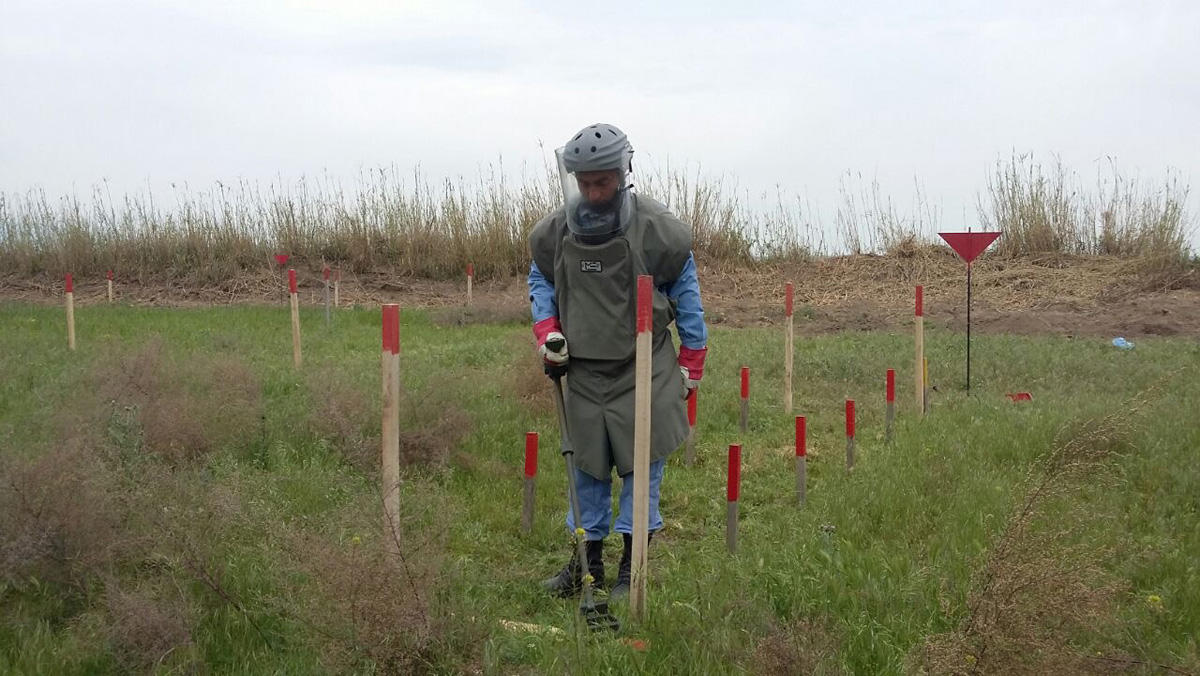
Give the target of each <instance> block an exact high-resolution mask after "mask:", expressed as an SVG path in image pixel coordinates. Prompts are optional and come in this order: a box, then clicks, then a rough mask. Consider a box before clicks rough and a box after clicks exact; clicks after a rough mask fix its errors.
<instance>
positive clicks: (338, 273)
mask: <svg viewBox="0 0 1200 676" xmlns="http://www.w3.org/2000/svg"><path fill="white" fill-rule="evenodd" d="M341 285H342V269H341V268H338V269H337V270H334V271H333V306H334V307H338V308H340V307H341V306H342V302H341V301H342V297H341V293H340V291H341Z"/></svg>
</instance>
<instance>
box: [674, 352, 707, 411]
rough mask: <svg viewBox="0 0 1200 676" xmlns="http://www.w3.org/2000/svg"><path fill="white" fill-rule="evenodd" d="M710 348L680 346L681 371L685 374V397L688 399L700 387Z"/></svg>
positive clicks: (681, 373)
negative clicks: (705, 359) (695, 348)
mask: <svg viewBox="0 0 1200 676" xmlns="http://www.w3.org/2000/svg"><path fill="white" fill-rule="evenodd" d="M707 355H708V348H707V347H702V348H700V349H698V350H694V349H692V348H690V347H684V346H682V345H680V346H679V373H680V375H682V376H683V398H684V399H687V398H688V397H690V396H692V395H693V394H695V392H696V388H697V387H700V379H701V378H703V377H704V358H705V357H706V356H707Z"/></svg>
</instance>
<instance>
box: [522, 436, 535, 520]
mask: <svg viewBox="0 0 1200 676" xmlns="http://www.w3.org/2000/svg"><path fill="white" fill-rule="evenodd" d="M537 456H538V435H537V432H526V433H525V502H524V506H523V507H522V509H521V532H522V533H529V532H530V531H532V530H533V496H534V486H533V479H534V477H535V476H537Z"/></svg>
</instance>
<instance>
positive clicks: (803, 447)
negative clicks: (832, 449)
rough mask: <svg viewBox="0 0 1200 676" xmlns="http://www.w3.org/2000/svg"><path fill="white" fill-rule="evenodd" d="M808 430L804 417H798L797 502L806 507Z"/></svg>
mask: <svg viewBox="0 0 1200 676" xmlns="http://www.w3.org/2000/svg"><path fill="white" fill-rule="evenodd" d="M807 437H808V430H807V423H806V421H805V419H804V416H802V415H798V416H796V500H797V501H798V502H799V503H800V506H801V507H803V506H804V502H805V500H807V498H808V438H807Z"/></svg>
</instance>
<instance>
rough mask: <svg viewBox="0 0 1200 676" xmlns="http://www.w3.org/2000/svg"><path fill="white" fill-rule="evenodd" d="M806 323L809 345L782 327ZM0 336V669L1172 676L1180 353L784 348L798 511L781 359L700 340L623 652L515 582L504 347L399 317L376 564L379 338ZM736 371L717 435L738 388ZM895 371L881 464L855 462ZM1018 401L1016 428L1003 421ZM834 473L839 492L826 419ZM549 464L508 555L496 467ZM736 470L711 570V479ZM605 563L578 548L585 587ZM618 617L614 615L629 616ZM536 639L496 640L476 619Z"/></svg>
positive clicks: (1184, 602)
mask: <svg viewBox="0 0 1200 676" xmlns="http://www.w3.org/2000/svg"><path fill="white" fill-rule="evenodd" d="M801 314H803V313H801ZM302 321H303V325H304V331H305V333H304V367H303V368H302V369H301V370H300V371H296V370H294V369H293V368H292V365H291V347H290V335H289V331H288V317H287V311H286V309H285V308H284V307H282V306H275V307H236V308H216V309H147V308H135V307H125V306H114V307H83V308H80V309H78V311H77V323H78V332H79V333H78V335H79V338H78V340H79V349H78V351H77V352H75V353H69V352H68V351H67V350H66V337H65V328H64V326H63V321H62V311H61V309H59V308H53V307H33V306H24V305H7V306H3V307H0V374H2V377H0V462H2V465H0V477H3V479H2V481H3V485H2V486H0V672H3V673H55V674H70V673H126V672H129V671H154V672H157V673H195V672H197V671H198V672H200V673H287V674H307V673H329V672H356V673H411V672H435V673H462V672H468V673H470V672H483V673H564V672H567V673H681V674H682V673H689V674H694V673H709V674H720V673H735V674H736V673H755V674H771V673H779V674H782V673H809V672H817V673H863V674H868V673H869V674H875V673H897V672H905V671H917V670H922V669H924V670H927V671H931V672H936V673H970V672H974V671H978V672H981V673H997V672H1004V673H1013V672H1023V671H1024V672H1046V671H1050V670H1056V671H1065V672H1082V673H1095V672H1111V671H1119V670H1124V669H1132V670H1133V671H1134V672H1135V673H1136V672H1146V673H1154V672H1157V671H1159V670H1161V669H1162V668H1163V667H1164V666H1169V667H1173V668H1176V669H1180V670H1184V671H1192V672H1195V671H1200V645H1198V644H1197V638H1196V635H1197V627H1200V568H1198V567H1197V566H1198V564H1197V561H1200V470H1197V467H1196V463H1195V453H1196V449H1197V448H1200V424H1197V422H1196V419H1195V418H1194V417H1193V416H1194V415H1195V412H1196V411H1197V410H1200V381H1198V379H1197V373H1196V364H1197V359H1198V357H1200V349H1198V347H1197V345H1196V343H1195V342H1194V341H1192V340H1187V339H1166V338H1163V339H1146V340H1142V341H1138V344H1137V347H1136V349H1134V350H1133V351H1119V350H1117V349H1115V348H1113V347H1112V346H1111V345H1108V344H1107V343H1105V342H1104V341H1085V340H1069V339H1064V338H1048V337H1047V338H1016V337H1009V336H1003V335H988V336H977V337H976V338H975V342H974V343H973V350H972V352H973V356H974V363H973V374H972V375H973V379H974V382H973V385H974V389H973V394H972V396H970V397H967V396H965V394H964V393H963V392H962V385H963V375H962V347H963V337H962V336H961V335H958V334H951V333H945V332H938V331H934V332H931V333H929V334H928V335H927V353H928V356H929V358H930V362H931V378H932V380H933V381H934V383H935V384H936V385H937V390H938V391H937V392H935V393H934V403H933V411H932V415H931V417H929V418H928V419H925V420H919V419H917V417H916V416H915V415H914V411H913V406H912V394H911V390H912V386H911V382H912V373H911V367H912V340H911V336H909V335H904V334H895V333H866V332H864V333H845V334H842V335H837V336H828V337H820V338H809V339H805V340H803V341H802V342H800V343H798V345H797V347H796V413H797V414H800V415H806V416H807V417H808V428H809V439H810V442H809V446H810V449H811V450H810V453H811V455H810V462H809V467H810V474H809V476H810V482H809V490H808V495H809V501H808V503H807V505H805V506H804V507H803V508H799V507H798V506H797V504H796V501H795V497H794V494H793V485H794V478H793V473H792V472H793V457H792V451H791V443H792V439H791V430H792V421H791V419H790V418H788V417H787V416H785V415H784V413H783V411H782V407H781V404H780V391H781V377H782V356H781V349H782V331H780V330H775V329H766V328H761V329H742V330H729V329H716V330H714V331H713V333H712V336H711V343H710V357H709V363H708V368H707V370H706V376H705V379H704V383H703V385H702V389H701V393H700V397H701V398H700V406H699V425H698V429H697V439H698V446H697V452H698V461H697V463H696V464H695V465H694V466H692V467H685V466H684V465H683V463H682V454H681V453H680V454H676V455H675V456H673V457H672V460H671V463H670V465H669V468H668V472H667V478H666V480H665V482H664V491H663V500H662V510H663V514H664V518H665V519H666V527H665V529H664V532H663V533H661V534H660V536H659V537H656V538H655V540H654V542H653V544H652V545H651V548H650V566H651V570H650V587H649V606H648V620H647V622H646V623H644V624H642V625H634V624H632V623H628V622H627V623H626V625H627V626H626V627H625V629H624V631H623V632H622V633H621V634H620V635H618V636H611V635H599V636H593V635H587V634H586V633H582V632H581V630H580V626H579V622H578V621H577V616H576V609H575V605H574V604H573V603H572V602H569V601H562V600H556V599H551V598H548V597H546V596H544V595H543V594H542V593H541V592H540V591H539V589H538V587H537V583H538V580H540V579H541V578H543V577H546V576H548V575H550V574H552V573H553V572H554V571H555V570H557V568H558V567H559V566H561V564H562V563H563V561H564V560H565V557H566V556H567V555H568V552H569V549H568V547H569V540H568V537H567V535H566V533H565V529H564V527H563V525H562V514H563V511H564V508H565V500H564V499H563V494H564V491H565V488H564V487H565V480H564V474H563V470H562V461H561V459H560V457H559V455H558V454H557V452H556V449H557V434H556V426H555V424H554V421H553V409H552V408H551V403H550V399H549V395H548V389H547V386H546V383H545V382H544V378H542V377H541V376H540V375H539V374H538V373H537V370H536V369H537V367H536V363H535V361H534V359H533V357H532V355H531V352H530V350H529V339H528V335H529V333H528V331H529V330H528V327H527V326H525V325H524V324H482V323H475V322H473V321H472V318H471V317H470V316H469V315H465V314H464V313H462V312H461V311H452V310H443V311H438V312H432V313H417V312H408V311H402V317H401V321H402V326H401V359H402V365H403V366H402V368H403V375H402V379H403V383H404V387H405V392H406V396H405V402H404V413H403V415H402V418H403V420H402V426H403V428H404V439H403V448H402V455H403V458H404V462H405V465H404V469H403V472H404V483H403V486H402V495H403V505H402V510H403V523H402V524H401V526H402V531H403V536H402V542H401V545H402V550H403V554H404V556H403V562H402V563H401V564H399V565H396V564H394V563H393V562H392V561H390V560H389V559H388V558H387V557H386V556H385V554H384V552H385V547H384V543H382V542H381V541H380V535H381V533H382V528H381V524H380V516H379V511H380V510H379V504H378V500H377V469H376V466H377V457H376V456H377V444H378V430H379V399H380V395H379V389H380V385H379V361H378V355H379V346H380V342H379V341H380V338H379V313H378V310H377V309H356V310H344V311H340V312H338V313H336V315H335V321H334V325H333V327H331V328H326V327H325V326H324V322H323V313H322V312H321V311H320V310H319V309H315V308H311V309H310V308H306V309H305V310H304V311H303V319H302ZM741 365H748V366H750V368H751V372H752V384H751V388H752V392H751V397H752V401H751V426H750V431H749V433H748V434H747V435H746V436H745V437H744V438H743V437H742V436H741V435H740V434H739V432H738V427H737V418H738V400H737V392H738V383H737V379H738V367H739V366H741ZM889 367H892V368H895V369H896V370H897V391H898V395H899V412H900V415H899V419H898V422H897V426H896V431H895V439H894V441H893V442H892V443H890V444H889V443H887V442H886V441H885V439H884V435H883V414H884V407H883V379H884V372H885V369H887V368H889ZM1011 391H1030V392H1032V393H1033V395H1034V401H1033V402H1031V403H1023V404H1019V405H1017V404H1012V403H1010V402H1009V401H1008V400H1007V399H1006V398H1005V397H1004V396H1003V394H1004V393H1005V392H1011ZM848 397H849V398H853V399H855V400H856V401H857V404H858V406H857V407H858V411H859V422H858V430H859V433H858V464H857V467H856V469H855V471H854V472H853V473H852V474H847V472H846V471H845V469H844V459H843V452H844V446H845V440H844V436H843V429H844V428H843V420H842V411H843V408H844V403H843V402H844V400H845V399H846V398H848ZM529 430H536V431H539V432H541V434H542V450H541V455H540V460H539V475H538V479H537V481H538V484H537V514H536V519H535V527H534V530H533V532H532V534H530V535H528V536H525V535H522V534H521V533H520V530H519V521H520V510H521V482H522V474H521V469H522V454H523V435H524V433H525V432H526V431H529ZM736 442H741V443H743V444H744V447H743V462H744V471H743V487H742V500H741V534H740V551H739V553H738V554H737V555H736V556H731V555H729V554H728V553H727V552H726V550H725V543H724V524H725V504H724V501H725V493H724V478H725V457H726V456H725V453H726V448H727V446H728V444H730V443H736ZM619 555H620V546H619V540H618V539H617V538H615V537H613V538H610V542H609V547H608V550H607V551H606V559H607V560H608V562H609V571H610V573H609V574H610V575H611V576H614V577H615V567H616V562H617V559H618V558H619ZM617 613H618V614H619V615H620V616H621V617H622V618H623V619H625V618H627V612H626V609H625V608H623V607H618V608H617ZM506 620H507V621H511V622H522V623H530V624H534V625H539V626H541V627H545V628H547V629H544V630H542V631H540V632H528V631H521V630H513V629H509V628H505V626H504V625H503V624H502V621H506Z"/></svg>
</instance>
